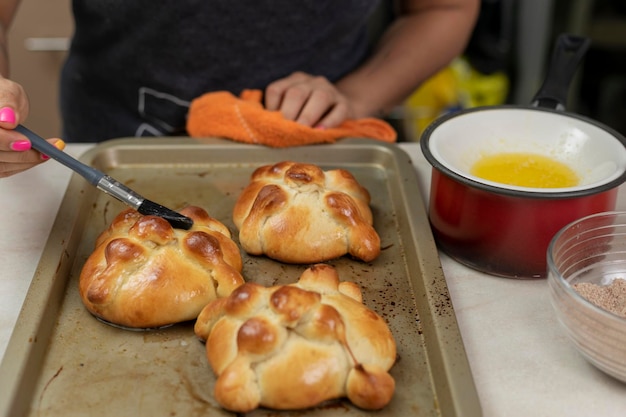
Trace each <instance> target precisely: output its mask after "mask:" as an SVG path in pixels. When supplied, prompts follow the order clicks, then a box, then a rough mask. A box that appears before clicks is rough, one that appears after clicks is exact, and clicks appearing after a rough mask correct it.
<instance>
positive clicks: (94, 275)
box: [79, 206, 244, 328]
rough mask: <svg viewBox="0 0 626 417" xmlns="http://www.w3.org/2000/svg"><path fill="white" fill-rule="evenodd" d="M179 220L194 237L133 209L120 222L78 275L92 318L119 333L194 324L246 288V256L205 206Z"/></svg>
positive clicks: (101, 238) (107, 232) (188, 211)
mask: <svg viewBox="0 0 626 417" xmlns="http://www.w3.org/2000/svg"><path fill="white" fill-rule="evenodd" d="M180 213H182V214H184V215H186V216H188V217H190V218H191V219H192V220H193V221H194V225H193V227H192V228H191V229H190V230H179V229H173V228H172V227H171V226H170V224H169V223H168V222H167V221H166V220H164V219H162V218H160V217H157V216H144V215H142V214H140V213H138V212H137V211H135V210H133V209H127V210H124V211H122V212H121V213H120V214H119V215H117V217H115V219H114V220H113V222H112V223H111V225H110V226H109V228H108V229H107V230H105V231H104V232H102V233H101V234H100V236H99V237H98V238H97V240H96V247H95V249H94V251H93V252H92V253H91V255H90V256H89V258H88V259H87V261H86V263H85V265H84V266H83V269H82V271H81V274H80V284H79V292H80V296H81V299H82V301H83V303H84V304H85V306H86V307H87V309H88V310H89V311H90V312H91V313H93V314H94V315H96V316H97V317H100V318H101V319H103V320H105V321H108V322H110V323H114V324H117V325H120V326H125V327H132V328H152V327H161V326H165V325H169V324H173V323H178V322H181V321H186V320H193V319H195V318H196V317H197V316H198V313H200V311H201V310H202V308H203V307H204V306H206V305H207V303H209V302H210V301H213V300H215V299H216V298H217V297H224V296H227V295H229V294H230V293H231V292H232V291H233V290H234V289H235V288H236V287H238V286H239V285H241V284H243V282H244V280H243V277H242V276H241V270H242V260H241V253H240V252H239V247H238V246H237V245H236V244H235V242H233V241H232V240H231V235H230V232H229V230H228V228H226V226H224V225H223V224H222V223H221V222H219V221H218V220H216V219H214V218H212V217H210V216H209V214H208V213H207V212H206V211H205V210H204V209H202V208H200V207H194V206H189V207H186V208H184V209H183V210H181V211H180Z"/></svg>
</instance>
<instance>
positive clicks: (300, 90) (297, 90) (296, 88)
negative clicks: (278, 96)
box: [279, 84, 313, 120]
mask: <svg viewBox="0 0 626 417" xmlns="http://www.w3.org/2000/svg"><path fill="white" fill-rule="evenodd" d="M312 93H313V89H312V87H311V85H309V84H296V85H293V86H291V87H290V88H289V89H288V90H287V91H285V93H284V95H283V100H282V102H281V103H280V108H279V110H280V112H281V113H282V114H283V117H284V118H285V119H287V120H297V119H298V116H299V115H300V112H301V111H302V109H303V108H304V106H305V104H306V103H307V102H308V100H309V97H310V96H311V94H312Z"/></svg>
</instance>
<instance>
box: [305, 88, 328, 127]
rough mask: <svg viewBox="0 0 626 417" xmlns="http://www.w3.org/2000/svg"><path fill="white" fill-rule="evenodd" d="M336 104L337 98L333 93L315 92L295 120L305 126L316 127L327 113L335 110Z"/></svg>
mask: <svg viewBox="0 0 626 417" xmlns="http://www.w3.org/2000/svg"><path fill="white" fill-rule="evenodd" d="M336 104H337V102H336V97H335V95H334V94H332V93H331V92H329V91H326V90H313V91H312V92H311V93H310V95H309V97H308V98H307V100H306V102H305V103H304V104H303V106H302V109H301V110H300V113H299V114H298V116H297V118H296V119H295V120H296V122H298V123H300V124H303V125H305V126H316V125H317V124H319V122H320V121H321V119H322V117H323V116H324V115H325V114H326V113H328V112H330V111H332V110H333V109H334V107H335V105H336ZM327 127H331V126H327Z"/></svg>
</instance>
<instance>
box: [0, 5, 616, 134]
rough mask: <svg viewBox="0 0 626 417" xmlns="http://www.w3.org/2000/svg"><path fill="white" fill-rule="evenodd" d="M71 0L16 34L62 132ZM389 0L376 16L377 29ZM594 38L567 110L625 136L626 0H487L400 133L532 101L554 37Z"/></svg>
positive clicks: (33, 91)
mask: <svg viewBox="0 0 626 417" xmlns="http://www.w3.org/2000/svg"><path fill="white" fill-rule="evenodd" d="M70 3H71V0H24V1H22V3H21V5H20V8H19V10H18V13H17V16H16V19H15V21H14V24H13V27H12V28H11V31H10V36H9V49H10V57H11V75H12V77H13V78H14V79H15V80H16V81H18V82H20V83H21V84H22V85H24V86H25V87H26V89H27V91H28V94H29V96H30V100H31V114H30V116H29V122H28V124H29V127H30V128H31V129H33V130H34V131H37V132H41V133H42V134H43V135H46V136H55V135H57V136H58V135H60V133H61V126H60V122H59V115H58V106H57V97H58V79H59V71H60V68H61V65H62V62H63V59H64V57H65V53H66V50H67V47H68V45H69V38H70V36H71V33H72V31H73V23H72V18H71V8H70ZM391 3H392V2H391V1H390V0H389V1H387V0H384V1H383V2H381V7H380V11H379V13H378V14H377V16H376V18H375V19H373V21H372V36H373V37H376V36H378V35H379V34H380V31H381V30H383V29H384V26H385V23H386V22H388V19H389V16H390V13H391V8H390V6H389V5H390V4H391ZM564 32H567V33H572V34H576V35H584V36H587V37H589V38H591V41H592V44H591V48H590V50H589V51H588V52H587V54H586V56H585V58H584V60H583V63H582V65H581V67H580V68H579V71H578V73H577V76H576V77H575V79H574V81H573V83H572V85H571V88H570V95H569V100H568V104H567V110H568V111H572V112H577V113H580V114H583V115H585V116H588V117H591V118H593V119H596V120H598V121H600V122H602V123H604V124H606V125H608V126H610V127H613V128H614V129H616V130H618V131H619V132H620V133H622V134H625V135H626V0H482V9H481V13H480V17H479V21H478V24H477V26H476V29H475V31H474V33H473V36H472V39H471V42H470V44H469V46H468V48H467V50H466V52H465V54H464V55H463V56H462V57H460V58H459V59H457V60H455V61H454V62H453V63H452V64H451V65H450V66H449V67H448V68H445V69H444V70H443V71H441V73H439V74H437V75H436V76H434V77H433V78H432V79H431V80H429V81H428V82H427V83H426V84H425V85H424V86H423V87H421V88H420V89H418V90H417V91H416V92H415V93H414V94H413V95H412V96H411V97H410V98H409V99H408V100H407V101H406V103H405V105H404V106H400V107H399V108H398V109H397V110H396V111H395V112H394V113H393V114H392V115H391V116H390V117H389V119H388V120H389V121H390V122H391V123H392V124H394V126H395V127H396V128H397V129H398V131H399V133H400V139H401V140H410V141H415V140H418V139H419V135H420V133H421V131H422V130H423V129H424V127H425V126H427V125H428V124H429V123H430V122H431V121H432V120H434V119H435V118H436V117H438V116H440V115H441V114H445V113H446V112H450V111H455V110H458V109H462V108H467V107H474V106H479V105H497V104H503V103H509V104H530V101H531V100H532V98H533V96H534V95H535V93H536V92H537V90H538V89H539V87H540V85H541V83H542V81H543V77H544V73H545V69H546V64H547V62H548V60H549V56H550V54H551V52H552V47H553V45H554V42H555V40H556V38H557V36H558V35H559V34H561V33H564Z"/></svg>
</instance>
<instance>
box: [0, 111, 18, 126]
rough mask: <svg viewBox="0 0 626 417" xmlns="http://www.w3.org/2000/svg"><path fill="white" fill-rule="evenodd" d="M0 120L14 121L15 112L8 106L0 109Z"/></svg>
mask: <svg viewBox="0 0 626 417" xmlns="http://www.w3.org/2000/svg"><path fill="white" fill-rule="evenodd" d="M0 122H5V123H15V112H14V111H13V109H12V108H10V107H3V108H1V109H0Z"/></svg>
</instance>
